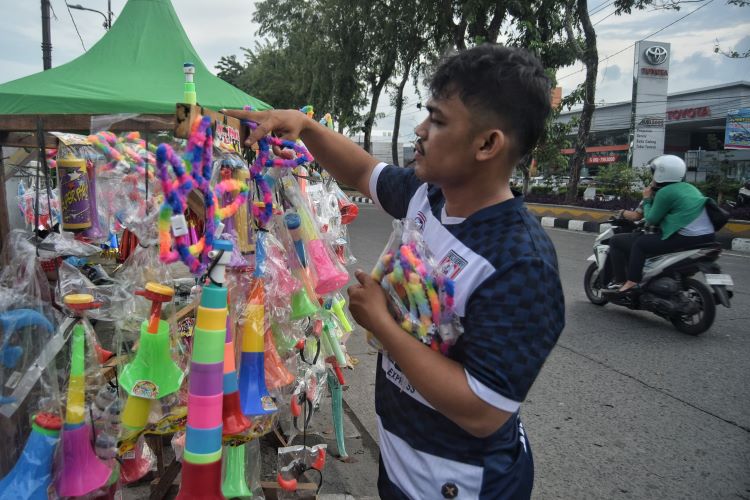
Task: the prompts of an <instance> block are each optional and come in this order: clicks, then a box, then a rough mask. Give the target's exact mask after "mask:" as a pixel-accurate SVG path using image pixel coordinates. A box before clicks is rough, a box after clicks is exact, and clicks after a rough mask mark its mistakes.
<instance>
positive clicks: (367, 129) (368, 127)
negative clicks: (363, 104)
mask: <svg viewBox="0 0 750 500" xmlns="http://www.w3.org/2000/svg"><path fill="white" fill-rule="evenodd" d="M395 65H396V61H395V60H391V61H386V62H385V65H384V66H383V69H382V71H381V72H380V74H379V75H378V76H377V77H376V78H375V79H374V80H373V81H372V84H371V85H372V101H371V102H370V111H369V112H368V113H367V118H366V119H365V126H364V130H363V132H364V141H363V143H364V144H363V147H364V148H365V151H367V152H368V153H372V126H373V125H374V124H375V114H376V112H377V109H378V101H379V100H380V94H381V92H383V87H385V84H386V82H387V81H388V80H389V79H390V77H391V75H392V74H393V67H394V66H395Z"/></svg>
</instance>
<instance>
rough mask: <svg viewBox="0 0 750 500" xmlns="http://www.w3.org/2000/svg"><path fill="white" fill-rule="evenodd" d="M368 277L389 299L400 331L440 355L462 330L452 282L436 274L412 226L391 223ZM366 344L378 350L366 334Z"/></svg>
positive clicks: (421, 239)
mask: <svg viewBox="0 0 750 500" xmlns="http://www.w3.org/2000/svg"><path fill="white" fill-rule="evenodd" d="M372 277H373V278H374V279H375V280H376V281H377V282H378V283H380V285H381V286H382V287H383V289H384V290H385V291H386V294H387V296H388V298H389V309H390V311H391V314H392V315H393V317H394V318H395V319H396V321H397V322H398V323H399V325H401V328H402V329H403V330H405V331H406V332H408V333H410V334H412V335H413V336H414V337H415V338H417V339H418V340H420V341H422V342H423V343H425V344H427V345H429V346H431V347H433V348H435V349H440V350H442V351H443V352H444V353H445V352H447V350H448V349H450V347H451V346H452V345H453V344H455V342H456V340H457V339H458V337H459V336H460V335H461V333H462V330H461V327H460V322H459V321H458V318H457V316H456V314H455V313H454V312H453V293H454V285H453V281H452V280H451V279H450V278H448V277H446V276H445V275H444V274H442V273H441V272H439V270H438V269H437V267H436V265H435V259H434V258H433V256H432V254H431V253H430V252H429V249H428V248H427V246H426V244H425V242H424V239H423V237H422V233H421V232H420V230H419V228H418V227H417V225H416V222H414V221H412V220H409V219H402V220H394V221H393V232H392V233H391V236H390V238H389V240H388V243H387V244H386V246H385V249H384V250H383V252H382V253H381V255H380V258H379V259H378V262H377V264H376V265H375V268H374V269H373V271H372ZM368 341H369V342H370V343H371V345H373V346H374V347H376V348H378V349H381V348H382V347H381V346H380V343H379V342H377V340H376V339H375V338H374V337H372V336H371V335H370V334H369V333H368Z"/></svg>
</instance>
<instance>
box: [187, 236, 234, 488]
mask: <svg viewBox="0 0 750 500" xmlns="http://www.w3.org/2000/svg"><path fill="white" fill-rule="evenodd" d="M210 255H211V259H212V263H211V265H210V266H209V284H207V285H205V286H204V287H203V293H202V294H201V304H200V306H198V314H197V315H196V321H195V330H194V334H193V351H192V354H191V357H190V378H189V386H188V404H187V407H188V410H187V433H186V436H185V454H184V457H183V461H182V482H181V483H180V491H179V493H178V494H177V499H178V500H223V499H224V495H223V494H222V492H221V439H222V427H223V425H222V402H223V397H224V390H223V382H224V348H225V340H226V333H227V332H226V322H227V312H228V311H227V289H226V287H224V281H225V278H224V271H225V268H226V266H227V264H229V261H230V258H231V255H232V243H230V242H229V241H226V240H215V241H214V249H213V251H212V252H211V254H210Z"/></svg>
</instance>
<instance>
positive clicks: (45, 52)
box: [42, 0, 52, 71]
mask: <svg viewBox="0 0 750 500" xmlns="http://www.w3.org/2000/svg"><path fill="white" fill-rule="evenodd" d="M49 2H50V0H42V61H43V64H44V69H45V71H46V70H48V69H50V68H51V67H52V35H51V34H50V27H49V20H50V15H49V13H50V4H49Z"/></svg>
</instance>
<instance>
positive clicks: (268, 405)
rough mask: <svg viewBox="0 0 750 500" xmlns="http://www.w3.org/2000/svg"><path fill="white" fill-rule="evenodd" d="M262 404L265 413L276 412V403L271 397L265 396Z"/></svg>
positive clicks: (261, 399)
mask: <svg viewBox="0 0 750 500" xmlns="http://www.w3.org/2000/svg"><path fill="white" fill-rule="evenodd" d="M260 404H261V406H262V407H263V411H276V409H277V408H276V403H274V402H273V399H272V398H271V396H263V397H262V398H260Z"/></svg>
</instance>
